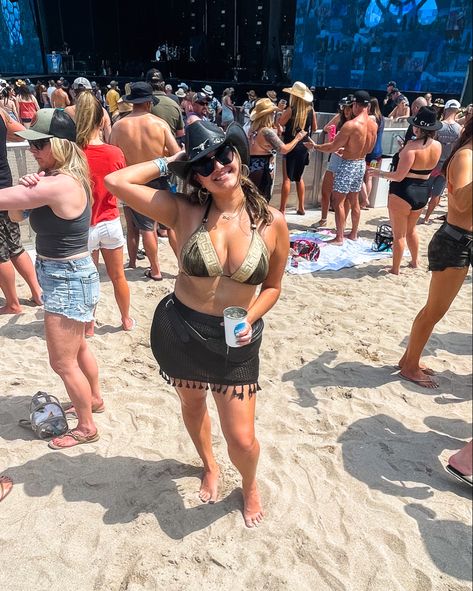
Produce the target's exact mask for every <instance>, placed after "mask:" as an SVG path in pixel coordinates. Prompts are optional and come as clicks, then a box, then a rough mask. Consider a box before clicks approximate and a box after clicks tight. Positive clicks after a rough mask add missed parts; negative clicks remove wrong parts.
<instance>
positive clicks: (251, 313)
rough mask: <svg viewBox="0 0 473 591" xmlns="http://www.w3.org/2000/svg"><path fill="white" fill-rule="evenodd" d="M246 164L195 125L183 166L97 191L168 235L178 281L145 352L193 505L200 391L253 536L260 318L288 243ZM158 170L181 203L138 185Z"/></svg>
mask: <svg viewBox="0 0 473 591" xmlns="http://www.w3.org/2000/svg"><path fill="white" fill-rule="evenodd" d="M182 155H183V154H182V153H181V154H180V155H179V156H180V157H182ZM248 161H249V149H248V139H247V137H246V135H245V132H244V131H243V129H242V128H241V126H239V125H238V124H236V123H234V124H232V125H229V127H228V129H227V131H226V133H224V132H223V131H222V130H221V129H220V128H218V127H216V126H215V125H212V124H211V123H209V122H203V121H196V122H195V123H193V124H192V125H189V127H188V129H187V138H186V158H185V159H184V160H182V159H179V160H178V159H177V158H176V156H171V157H170V158H169V159H165V158H158V159H156V160H154V161H151V162H146V163H143V164H139V165H136V166H130V167H128V168H125V169H123V170H118V171H117V172H114V173H112V174H111V175H109V176H108V177H107V178H106V179H105V182H106V184H107V185H108V188H109V190H110V191H111V192H113V193H115V194H116V195H117V196H118V197H119V198H120V199H122V200H123V201H126V202H128V203H129V205H131V206H132V207H136V208H137V209H139V210H140V211H143V212H145V213H147V215H149V216H153V217H154V219H156V220H159V221H161V222H163V223H164V224H166V226H169V227H170V228H172V229H173V230H174V231H175V233H176V241H177V252H178V258H179V275H178V277H177V279H176V285H175V291H174V293H173V294H170V295H168V296H166V297H165V298H164V299H163V300H162V301H161V302H160V303H159V304H158V307H157V308H156V312H155V315H154V319H153V325H152V328H151V348H152V350H153V354H154V356H155V358H156V360H157V362H158V364H159V366H160V374H161V375H162V376H163V378H164V379H165V380H166V381H167V382H168V383H170V384H172V385H173V386H174V387H175V388H176V390H177V393H178V395H179V398H180V401H181V409H182V415H183V419H184V424H185V426H186V428H187V431H188V432H189V435H190V436H191V438H192V441H193V442H194V445H195V447H196V449H197V452H198V454H199V456H200V457H201V459H202V462H203V465H204V474H203V478H202V484H201V488H200V493H199V496H200V499H201V500H202V501H203V502H211V503H213V502H216V501H217V498H218V480H219V468H218V465H217V462H216V459H215V457H214V454H213V450H212V434H211V424H210V417H209V413H208V410H207V402H206V399H207V389H209V388H210V390H211V392H212V394H213V397H214V400H215V403H216V405H217V409H218V414H219V417H220V424H221V428H222V431H223V434H224V437H225V439H226V441H227V446H228V452H229V456H230V459H231V461H232V462H233V464H234V465H235V466H236V468H237V469H238V471H239V472H240V474H241V476H242V488H243V517H244V520H245V524H246V525H247V527H254V526H255V525H258V524H259V523H260V522H261V520H262V519H263V508H262V504H261V499H260V495H259V491H258V486H257V482H256V469H257V465H258V458H259V453H260V447H259V443H258V440H257V439H256V436H255V409H256V394H257V391H258V390H259V386H258V378H259V348H260V345H261V340H262V333H263V320H262V317H263V316H264V314H266V312H268V311H269V310H270V309H271V308H272V307H273V306H274V305H275V303H276V302H277V300H278V298H279V294H280V292H281V280H282V276H283V274H284V268H285V265H286V262H287V256H288V253H289V235H288V229H287V225H286V222H285V220H284V217H283V216H282V215H281V213H280V212H278V211H277V210H275V209H273V208H271V207H269V205H268V204H267V202H266V200H265V199H264V198H263V197H262V196H261V195H260V194H259V192H258V191H257V190H256V188H255V186H254V185H253V183H252V182H251V181H249V180H248V179H247V177H246V176H245V167H244V166H243V165H244V164H245V165H247V163H248ZM168 168H169V170H170V171H171V172H173V173H174V174H176V175H177V176H179V177H180V178H181V179H184V180H185V181H186V183H185V186H186V187H187V190H188V191H189V192H188V193H187V194H179V193H178V194H173V193H171V192H170V191H167V190H166V191H153V190H152V189H150V188H148V187H146V186H145V185H146V183H148V182H149V181H150V179H152V178H154V177H155V176H156V171H158V174H159V175H161V174H166V173H167V172H168ZM229 306H239V307H241V308H244V309H245V310H247V316H246V320H245V321H244V322H242V325H243V326H241V327H240V329H239V331H238V332H237V333H236V334H235V336H236V339H237V343H238V347H228V346H227V345H226V343H225V337H224V328H223V325H222V321H223V312H224V309H225V308H227V307H229Z"/></svg>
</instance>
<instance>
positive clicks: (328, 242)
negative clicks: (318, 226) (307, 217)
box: [325, 237, 343, 246]
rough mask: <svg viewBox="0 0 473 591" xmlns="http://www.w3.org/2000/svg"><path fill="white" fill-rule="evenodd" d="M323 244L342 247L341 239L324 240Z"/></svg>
mask: <svg viewBox="0 0 473 591" xmlns="http://www.w3.org/2000/svg"><path fill="white" fill-rule="evenodd" d="M325 244H332V245H333V246H342V245H343V238H337V237H335V238H332V240H326V241H325Z"/></svg>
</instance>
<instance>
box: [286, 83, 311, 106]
mask: <svg viewBox="0 0 473 591" xmlns="http://www.w3.org/2000/svg"><path fill="white" fill-rule="evenodd" d="M282 90H283V92H287V93H288V94H293V95H294V96H297V97H298V98H300V99H302V100H303V101H306V103H311V102H312V101H313V100H314V95H313V94H312V93H311V92H310V90H309V89H308V88H307V86H306V85H305V84H304V83H303V82H294V84H293V85H292V86H291V88H283V89H282Z"/></svg>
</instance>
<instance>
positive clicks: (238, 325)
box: [233, 322, 246, 336]
mask: <svg viewBox="0 0 473 591" xmlns="http://www.w3.org/2000/svg"><path fill="white" fill-rule="evenodd" d="M245 327H246V322H240V324H237V325H236V326H235V328H234V329H233V334H234V335H235V336H237V335H238V333H239V332H240V330H244V329H245Z"/></svg>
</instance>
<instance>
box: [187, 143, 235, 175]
mask: <svg viewBox="0 0 473 591" xmlns="http://www.w3.org/2000/svg"><path fill="white" fill-rule="evenodd" d="M215 160H217V162H220V164H221V165H222V166H226V165H227V164H230V163H231V162H233V148H232V146H230V145H229V144H227V145H225V146H222V147H221V148H219V149H218V150H216V151H215V154H214V155H213V156H207V157H206V158H202V159H201V160H198V161H197V162H196V163H195V164H193V165H192V168H193V169H194V172H196V173H197V174H200V176H210V175H211V174H212V172H213V171H214V167H215V162H214V161H215Z"/></svg>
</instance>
